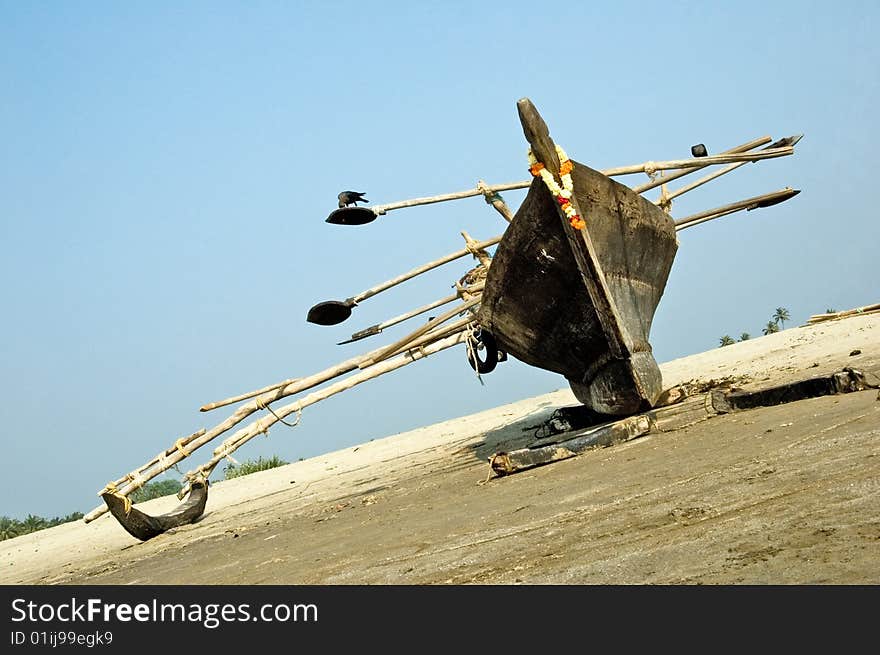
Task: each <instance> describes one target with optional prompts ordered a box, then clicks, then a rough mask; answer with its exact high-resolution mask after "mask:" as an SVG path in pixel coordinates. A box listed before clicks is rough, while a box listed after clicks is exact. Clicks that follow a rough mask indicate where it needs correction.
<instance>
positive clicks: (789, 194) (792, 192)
mask: <svg viewBox="0 0 880 655" xmlns="http://www.w3.org/2000/svg"><path fill="white" fill-rule="evenodd" d="M800 192H801V190H800V189H788V190H787V191H786V192H784V193H780V194H779V195H777V196H774V197H772V198H767V199H766V200H761V201H760V202H758V203H756V204H755V206H754V207H749V209H748V211H751V210H753V209H763V208H764V207H772V206H773V205H778V204H779V203H780V202H785V201H786V200H788V199H789V198H794V197H795V196H796V195H797V194H799V193H800Z"/></svg>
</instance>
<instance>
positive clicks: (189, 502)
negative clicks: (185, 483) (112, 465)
mask: <svg viewBox="0 0 880 655" xmlns="http://www.w3.org/2000/svg"><path fill="white" fill-rule="evenodd" d="M101 497H102V498H103V499H104V502H105V503H107V507H108V508H109V510H110V513H111V514H113V516H114V517H115V518H116V520H117V521H119V524H120V525H121V526H122V527H123V528H125V530H126V531H127V532H128V533H129V534H130V535H131V536H133V537H135V538H137V539H140V540H141V541H146V540H147V539H152V538H153V537H155V536H157V535H160V534H162V533H163V532H166V531H168V530H170V529H171V528H176V527H178V526H181V525H187V524H188V523H194V522H195V521H196V520H197V519H198V518H199V517H200V516H201V515H202V514H204V512H205V504H206V503H207V502H208V483H207V481H195V482H193V483H192V484H191V486H190V492H189V497H188V498H187V499H186V501H184V502H183V503H181V505H180V506H179V507H177V509H175V510H174V511H172V512H168V513H167V514H160V515H159V516H150V515H149V514H147V513H145V512H142V511H140V510H139V509H135V508H134V507H131V506H129V507H128V511H126V502H125V498H123V497H122V496H118V495H116V494H113V493H110V492H106V493H103V494H101Z"/></svg>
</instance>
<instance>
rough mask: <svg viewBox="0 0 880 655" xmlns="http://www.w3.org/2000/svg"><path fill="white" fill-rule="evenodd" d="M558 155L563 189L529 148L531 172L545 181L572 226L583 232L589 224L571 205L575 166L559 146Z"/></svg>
mask: <svg viewBox="0 0 880 655" xmlns="http://www.w3.org/2000/svg"><path fill="white" fill-rule="evenodd" d="M556 154H557V155H558V156H559V177H560V179H561V180H562V188H560V187H559V184H558V183H557V182H556V178H555V177H553V173H551V172H550V171H548V170H547V167H546V166H544V164H543V163H542V162H539V161H538V158H537V157H535V153H533V152H532V149H531V148H529V172H530V173H531V174H532V175H533V176H534V177H540V178H541V179H542V180H543V181H544V184H545V185H546V187H547V188H548V189H549V190H550V193H552V194H553V198H554V199H555V200H556V202H558V203H559V206H560V207H562V211H564V212H565V215H566V216H567V217H568V222H569V223H570V224H571V226H572V227H573V228H574V229H576V230H583V229H584V228H585V227H586V226H587V224H586V223H585V222H584V219H583V218H581V216H580V215H579V214H578V213H577V212H576V211H575V210H574V205H572V204H571V196H572V193H573V192H574V184H573V183H572V181H571V171H572V170H573V169H574V164H572V163H571V160H570V159H569V158H568V155H566V154H565V150H563V149H562V148H561V147H560V146H559V145H557V146H556Z"/></svg>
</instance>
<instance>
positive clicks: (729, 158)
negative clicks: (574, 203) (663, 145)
mask: <svg viewBox="0 0 880 655" xmlns="http://www.w3.org/2000/svg"><path fill="white" fill-rule="evenodd" d="M792 154H794V147H793V146H785V147H782V148H773V149H772V150H761V151H759V152H743V153H738V154H732V155H714V156H710V157H694V158H693V159H672V160H670V161H657V162H651V161H649V162H645V163H644V164H636V165H634V166H620V167H618V168H609V169H607V170H605V171H602V173H604V174H605V175H607V176H608V177H613V176H615V175H631V174H632V173H650V172H651V171H661V170H669V169H673V168H704V167H706V166H712V165H713V164H729V163H731V162H750V161H760V160H762V159H773V158H775V157H786V156H788V155H792ZM668 181H669V179H668V178H667V179H665V180H663V179H661V180H659V181H658V184H665V183H666V182H668ZM633 190H634V191H635V189H633Z"/></svg>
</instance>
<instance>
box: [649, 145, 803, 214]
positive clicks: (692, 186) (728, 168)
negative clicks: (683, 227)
mask: <svg viewBox="0 0 880 655" xmlns="http://www.w3.org/2000/svg"><path fill="white" fill-rule="evenodd" d="M802 137H803V134H799V135H796V136H789V137H786V138H784V139H780V140H779V141H776V142H774V143H772V144H770V146H768V147H767V148H765V149H764V150H770V149H773V148H778V147H782V146H792V147H793V146H794V145H795V144H796V143H797V142H798V141H800V140H801V138H802ZM722 154H723V153H722ZM748 163H751V162H747V161H741V162H737V163H735V164H730V165H729V166H725V167H724V168H722V169H721V170H717V171H715V172H714V173H710V174H709V175H706V176H704V177H701V178H700V179H699V180H696V181H694V182H691V183H690V184H686V185H685V186H683V187H681V188H679V189H676V190H675V191H672V192H671V193H668V194H667V195H666V199H667V200H669V201H671V200H673V199H675V198H677V197H678V196H681V195H684V194H685V193H687V192H688V191H693V190H694V189H696V188H697V187H700V186H702V185H704V184H706V183H707V182H711V181H712V180H714V179H717V178H719V177H721V176H722V175H726V174H727V173H730V172H731V171H734V170H736V169H737V168H739V167H741V166H745V165H746V164H748ZM678 177H681V176H678ZM671 179H673V177H672V176H670V177H667V178H665V180H664V182H668V181H669V180H671ZM662 201H663V198H662V197H661V198H660V199H659V200H657V201H656V202H655V203H654V204H657V205H659V204H660V203H661V202H662Z"/></svg>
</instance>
